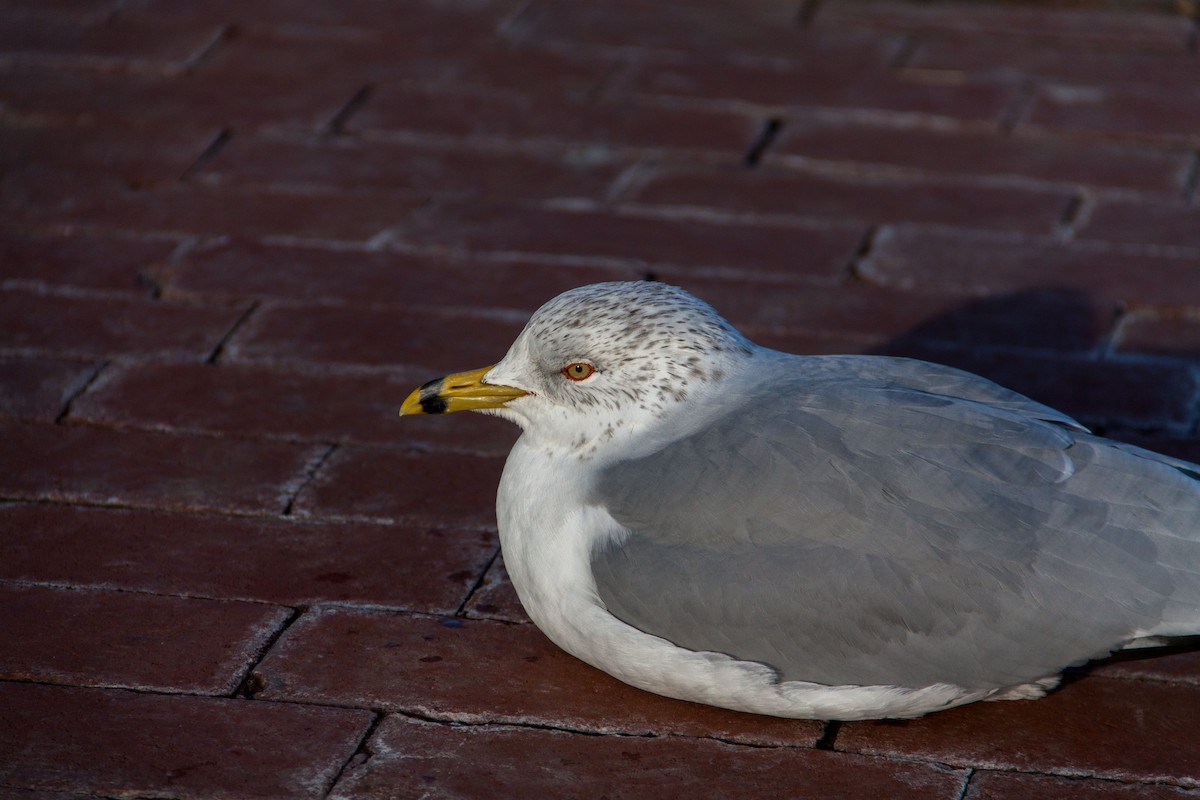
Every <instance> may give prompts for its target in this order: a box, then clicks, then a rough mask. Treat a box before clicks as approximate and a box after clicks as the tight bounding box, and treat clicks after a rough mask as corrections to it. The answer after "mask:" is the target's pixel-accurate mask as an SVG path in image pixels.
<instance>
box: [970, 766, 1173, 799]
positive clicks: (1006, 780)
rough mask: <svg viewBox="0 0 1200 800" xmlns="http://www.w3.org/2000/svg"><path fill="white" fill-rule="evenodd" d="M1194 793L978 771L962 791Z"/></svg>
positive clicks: (1110, 795)
mask: <svg viewBox="0 0 1200 800" xmlns="http://www.w3.org/2000/svg"><path fill="white" fill-rule="evenodd" d="M1193 796H1194V794H1193V793H1192V792H1189V791H1188V790H1186V789H1179V788H1175V787H1172V786H1147V785H1145V784H1137V785H1133V784H1127V783H1118V782H1116V781H1101V780H1089V779H1086V778H1052V777H1047V776H1044V775H1022V774H1020V773H1013V772H985V771H979V772H976V773H975V774H974V775H973V776H971V785H970V788H969V789H967V793H966V794H965V795H963V800H1025V798H1030V797H1053V798H1056V800H1134V798H1136V800H1183V798H1186V797H1193Z"/></svg>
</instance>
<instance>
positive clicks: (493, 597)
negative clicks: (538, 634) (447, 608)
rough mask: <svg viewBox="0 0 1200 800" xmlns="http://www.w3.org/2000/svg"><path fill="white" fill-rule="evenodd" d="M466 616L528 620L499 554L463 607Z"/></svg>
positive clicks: (502, 557) (502, 558)
mask: <svg viewBox="0 0 1200 800" xmlns="http://www.w3.org/2000/svg"><path fill="white" fill-rule="evenodd" d="M463 610H464V611H465V612H466V614H467V615H468V616H471V617H478V618H480V619H495V620H501V621H503V622H525V623H528V622H530V619H529V616H528V615H527V614H526V613H525V609H524V607H522V605H521V599H520V598H519V597H517V590H516V589H514V588H513V585H512V583H511V582H510V581H509V579H508V570H507V569H505V567H504V556H503V554H501V555H500V556H498V557H497V558H496V560H495V561H493V562H492V565H491V566H490V567H488V571H487V573H485V574H484V576H483V580H482V581H481V582H480V583H479V586H478V588H477V589H476V590H475V591H474V592H473V593H472V594H471V599H470V601H469V602H468V603H467V605H466V607H465V608H464V609H463Z"/></svg>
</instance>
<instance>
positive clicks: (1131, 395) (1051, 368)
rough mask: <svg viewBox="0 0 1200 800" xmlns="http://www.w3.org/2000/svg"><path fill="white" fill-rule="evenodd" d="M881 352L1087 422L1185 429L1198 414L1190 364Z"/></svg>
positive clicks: (914, 348) (907, 344)
mask: <svg viewBox="0 0 1200 800" xmlns="http://www.w3.org/2000/svg"><path fill="white" fill-rule="evenodd" d="M879 351H881V352H884V353H886V354H889V355H900V356H907V357H910V358H924V359H926V360H929V361H936V362H939V363H943V364H949V365H950V366H953V367H958V368H959V369H965V370H967V371H968V372H974V373H976V374H978V375H982V376H984V377H985V378H989V379H991V380H993V381H995V382H996V383H999V384H1000V385H1001V386H1007V387H1008V388H1009V389H1012V390H1014V391H1017V392H1020V393H1022V394H1024V395H1027V396H1029V397H1031V398H1033V399H1034V400H1037V401H1038V402H1041V403H1045V404H1046V405H1048V406H1051V407H1052V408H1057V409H1059V410H1060V411H1063V412H1065V413H1066V414H1069V415H1071V416H1073V417H1076V418H1078V419H1080V420H1082V421H1084V422H1085V423H1088V424H1092V425H1104V426H1106V427H1107V426H1109V425H1113V424H1117V425H1128V426H1131V427H1134V428H1162V427H1172V428H1179V427H1186V426H1187V425H1189V424H1190V421H1191V419H1192V417H1193V416H1194V414H1195V408H1194V407H1193V403H1194V401H1193V400H1192V398H1193V397H1195V396H1196V392H1197V391H1200V385H1198V384H1197V379H1196V376H1195V375H1193V374H1192V373H1191V372H1190V371H1189V368H1188V366H1187V365H1186V364H1163V363H1149V362H1146V361H1140V360H1139V361H1124V360H1108V361H1094V360H1091V359H1088V358H1080V357H1067V356H1050V355H1045V354H1035V353H1029V352H1024V353H1014V352H1007V353H1005V352H996V351H993V352H987V351H981V350H974V351H973V350H968V349H960V348H946V347H929V346H927V345H923V344H922V343H920V342H916V341H912V340H905V339H898V340H895V341H893V342H891V343H889V344H888V345H886V346H884V347H881V348H879Z"/></svg>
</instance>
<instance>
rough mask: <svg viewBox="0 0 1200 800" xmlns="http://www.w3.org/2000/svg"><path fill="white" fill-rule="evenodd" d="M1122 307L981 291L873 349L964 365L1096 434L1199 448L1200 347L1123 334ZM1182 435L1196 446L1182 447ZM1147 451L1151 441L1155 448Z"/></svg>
mask: <svg viewBox="0 0 1200 800" xmlns="http://www.w3.org/2000/svg"><path fill="white" fill-rule="evenodd" d="M1127 314H1128V312H1127V311H1126V310H1125V309H1124V308H1123V307H1122V306H1120V305H1118V304H1116V303H1109V302H1104V301H1101V300H1098V299H1097V298H1095V297H1093V296H1091V295H1088V294H1085V293H1083V292H1081V291H1078V290H1075V289H1052V288H1051V289H1031V290H1027V291H1021V292H1014V293H1010V294H1003V295H996V296H991V297H984V298H980V299H978V300H974V301H971V302H968V303H965V304H964V305H961V306H958V307H957V308H954V309H952V310H950V311H948V312H946V313H944V314H940V315H938V316H936V317H933V318H931V319H928V320H926V321H924V322H922V323H920V324H918V325H916V326H914V327H913V328H911V329H909V330H907V331H905V332H903V333H900V334H898V335H896V336H893V337H891V338H890V339H888V340H887V341H885V342H883V343H881V344H879V345H877V346H875V347H873V348H871V349H870V350H869V351H868V352H869V353H870V354H873V355H889V356H902V357H909V358H919V359H923V360H926V361H934V362H937V363H941V364H947V365H950V366H954V367H958V368H960V369H964V370H966V371H968V372H973V373H975V374H977V375H982V376H983V377H985V378H989V379H990V380H993V381H995V382H996V383H998V384H1000V385H1002V386H1005V387H1007V388H1009V389H1013V390H1015V391H1018V392H1020V393H1022V394H1024V395H1026V396H1028V397H1030V398H1032V399H1033V400H1036V401H1038V402H1040V403H1044V404H1046V405H1048V406H1051V407H1052V408H1056V409H1058V410H1059V411H1063V412H1065V413H1067V414H1069V415H1071V416H1073V417H1075V418H1076V419H1079V420H1080V421H1081V422H1083V423H1084V424H1085V425H1087V426H1088V427H1089V428H1091V429H1092V430H1093V431H1095V432H1097V433H1100V434H1102V435H1106V436H1110V437H1111V438H1114V439H1127V440H1130V441H1132V442H1133V443H1135V444H1139V445H1145V444H1146V443H1147V442H1148V441H1152V440H1154V439H1155V438H1158V439H1161V440H1163V445H1164V446H1165V447H1168V448H1169V447H1172V446H1176V445H1183V451H1182V452H1169V453H1168V454H1169V455H1175V456H1178V457H1181V458H1185V459H1190V460H1195V459H1196V457H1197V454H1200V431H1198V430H1197V427H1198V426H1200V407H1197V404H1196V400H1195V397H1196V392H1197V380H1198V379H1197V375H1200V351H1198V350H1195V349H1188V348H1186V347H1178V346H1173V345H1171V343H1164V345H1163V346H1161V347H1158V348H1157V349H1155V350H1153V351H1149V350H1138V349H1137V345H1136V344H1132V343H1131V344H1128V345H1127V344H1126V343H1125V342H1124V341H1123V340H1122V337H1121V332H1122V330H1123V326H1124V325H1125V324H1126V322H1127V321H1128V320H1127ZM1188 440H1192V443H1193V446H1191V447H1188V446H1187V445H1188ZM1151 449H1153V445H1151Z"/></svg>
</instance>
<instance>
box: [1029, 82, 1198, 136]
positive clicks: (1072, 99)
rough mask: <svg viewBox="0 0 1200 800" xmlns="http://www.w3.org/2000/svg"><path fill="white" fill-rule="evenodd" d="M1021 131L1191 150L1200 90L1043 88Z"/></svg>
mask: <svg viewBox="0 0 1200 800" xmlns="http://www.w3.org/2000/svg"><path fill="white" fill-rule="evenodd" d="M1023 119H1024V121H1023V122H1022V124H1021V125H1020V126H1018V130H1023V129H1024V127H1025V126H1028V127H1037V128H1042V129H1052V130H1056V131H1068V132H1071V133H1077V134H1094V135H1099V136H1112V137H1122V138H1125V139H1136V140H1146V141H1151V142H1161V143H1166V144H1182V145H1187V146H1191V147H1195V146H1196V144H1197V143H1200V133H1198V132H1197V131H1200V90H1196V89H1194V88H1193V89H1190V90H1189V89H1187V88H1181V89H1177V90H1173V91H1162V90H1158V89H1149V88H1146V87H1137V88H1121V87H1108V86H1104V87H1096V86H1044V87H1041V88H1039V89H1038V90H1037V92H1036V94H1035V96H1034V100H1033V105H1032V108H1031V109H1030V110H1029V111H1027V112H1026V113H1025V115H1024V118H1023Z"/></svg>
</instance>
